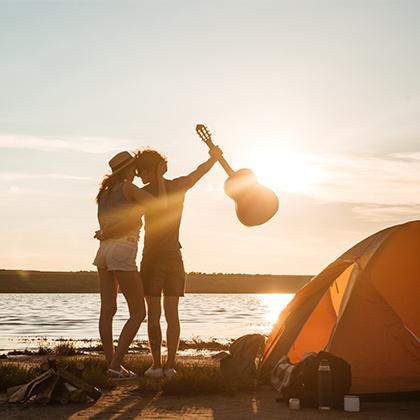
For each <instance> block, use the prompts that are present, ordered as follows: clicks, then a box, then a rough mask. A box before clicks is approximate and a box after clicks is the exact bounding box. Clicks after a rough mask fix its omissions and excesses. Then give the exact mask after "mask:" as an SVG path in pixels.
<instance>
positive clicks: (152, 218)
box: [142, 176, 191, 256]
mask: <svg viewBox="0 0 420 420" xmlns="http://www.w3.org/2000/svg"><path fill="white" fill-rule="evenodd" d="M165 187H166V193H167V200H168V204H167V206H166V207H156V208H154V209H150V210H148V211H146V213H145V215H144V222H145V223H144V248H143V255H144V256H146V255H147V256H152V255H153V256H155V255H158V254H161V253H164V252H168V251H178V250H179V249H180V248H181V244H180V242H179V228H180V225H181V217H182V210H183V208H184V199H185V193H186V192H187V191H188V189H189V188H190V187H191V185H190V179H189V177H188V176H183V177H180V178H176V179H172V180H166V179H165ZM142 189H143V190H145V191H147V192H148V193H150V194H152V195H154V196H155V197H157V196H158V187H157V185H150V184H148V185H146V186H145V187H143V188H142Z"/></svg>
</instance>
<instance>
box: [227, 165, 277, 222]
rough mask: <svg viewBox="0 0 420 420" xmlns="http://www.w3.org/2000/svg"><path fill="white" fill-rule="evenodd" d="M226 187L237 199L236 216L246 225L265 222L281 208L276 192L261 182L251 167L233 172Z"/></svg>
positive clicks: (233, 197) (231, 195) (235, 199)
mask: <svg viewBox="0 0 420 420" xmlns="http://www.w3.org/2000/svg"><path fill="white" fill-rule="evenodd" d="M224 189H225V193H226V194H227V195H228V196H229V197H230V198H232V200H234V201H235V207H236V216H237V217H238V219H239V221H240V222H241V223H242V224H244V225H245V226H258V225H262V224H264V223H265V222H267V221H268V220H270V219H271V218H272V217H273V216H274V215H275V214H276V212H277V210H278V208H279V200H278V198H277V196H276V194H274V192H273V191H271V190H270V189H268V188H266V187H264V186H262V185H261V184H259V183H258V181H257V178H256V177H255V175H254V173H253V172H252V171H251V170H250V169H239V170H238V171H236V172H235V173H233V174H232V175H231V176H230V177H229V178H228V179H227V180H226V181H225V185H224Z"/></svg>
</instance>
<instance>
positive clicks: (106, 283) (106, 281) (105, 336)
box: [98, 268, 118, 366]
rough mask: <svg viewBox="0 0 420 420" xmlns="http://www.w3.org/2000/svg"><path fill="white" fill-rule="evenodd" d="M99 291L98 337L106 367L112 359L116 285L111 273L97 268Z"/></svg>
mask: <svg viewBox="0 0 420 420" xmlns="http://www.w3.org/2000/svg"><path fill="white" fill-rule="evenodd" d="M98 276H99V289H100V293H101V314H100V316H99V335H100V336H101V340H102V346H103V348H104V353H105V358H106V361H107V363H108V366H109V365H110V364H111V362H112V359H113V357H114V342H113V336H112V320H113V318H114V315H115V312H116V311H117V294H118V283H117V281H116V279H115V278H114V273H113V272H112V271H107V270H105V269H103V268H98Z"/></svg>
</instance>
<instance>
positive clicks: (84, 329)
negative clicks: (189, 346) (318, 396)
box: [0, 293, 294, 353]
mask: <svg viewBox="0 0 420 420" xmlns="http://www.w3.org/2000/svg"><path fill="white" fill-rule="evenodd" d="M293 296H294V294H187V295H186V296H185V297H184V298H182V299H181V303H180V317H181V338H183V339H190V338H200V339H203V340H209V339H212V338H216V339H230V338H238V337H240V336H241V335H244V334H249V333H267V332H269V331H270V329H271V326H272V325H273V323H274V322H275V321H276V319H277V317H278V315H279V313H280V312H281V310H282V309H284V308H285V307H286V305H287V304H288V303H289V301H290V300H291V299H292V298H293ZM0 300H1V310H0V353H5V352H7V351H9V350H13V349H18V350H24V349H28V350H32V349H36V348H37V347H38V346H39V345H40V344H43V343H48V342H49V341H53V340H55V339H58V338H66V339H74V340H76V341H77V340H84V339H92V340H97V339H98V337H99V334H98V326H97V324H98V315H99V295H98V294H94V293H89V294H88V293H65V294H41V293H39V294H8V293H4V294H0ZM127 317H128V311H127V305H126V303H125V301H124V298H123V296H122V295H119V298H118V312H117V314H116V316H115V320H114V336H115V338H117V336H118V333H119V331H120V330H121V327H122V325H123V324H124V322H125V321H126V319H127ZM162 318H163V320H162V326H164V325H165V322H164V317H163V316H162ZM136 338H137V339H140V340H142V339H144V340H145V339H147V331H146V325H145V323H143V324H142V325H141V327H140V330H139V333H138V334H137V337H136Z"/></svg>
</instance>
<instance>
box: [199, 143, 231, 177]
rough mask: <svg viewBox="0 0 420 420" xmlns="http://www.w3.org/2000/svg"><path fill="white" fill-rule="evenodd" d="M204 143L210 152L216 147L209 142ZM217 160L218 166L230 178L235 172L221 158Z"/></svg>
mask: <svg viewBox="0 0 420 420" xmlns="http://www.w3.org/2000/svg"><path fill="white" fill-rule="evenodd" d="M205 143H206V144H207V146H208V148H209V149H210V150H212V149H214V148H215V147H216V145H215V144H214V143H213V142H212V141H211V140H206V141H205ZM217 160H218V161H219V163H220V165H222V168H223V169H224V170H225V172H226V173H227V174H228V175H229V176H232V175H233V174H234V173H235V171H234V170H233V169H232V167H231V166H230V165H229V163H228V162H227V160H226V159H225V158H224V157H223V156H221V157H220V158H218V159H217Z"/></svg>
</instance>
